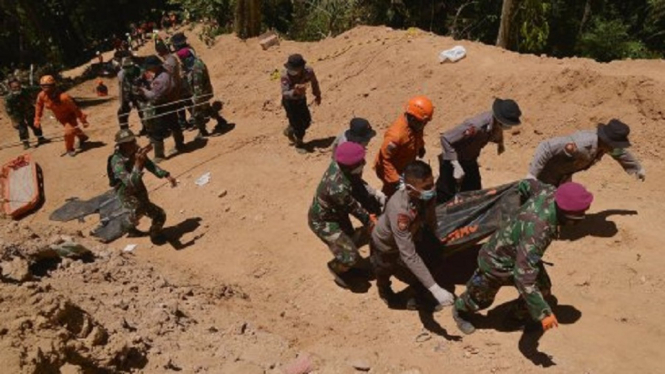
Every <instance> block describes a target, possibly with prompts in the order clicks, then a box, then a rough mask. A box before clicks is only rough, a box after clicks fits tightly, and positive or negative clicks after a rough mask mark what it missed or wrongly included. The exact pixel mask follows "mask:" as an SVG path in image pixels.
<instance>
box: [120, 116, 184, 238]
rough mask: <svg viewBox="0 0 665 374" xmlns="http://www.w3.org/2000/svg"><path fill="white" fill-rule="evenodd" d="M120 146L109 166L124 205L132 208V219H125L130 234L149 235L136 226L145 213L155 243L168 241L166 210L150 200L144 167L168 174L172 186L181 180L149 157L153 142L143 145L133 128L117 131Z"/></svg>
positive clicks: (130, 215) (159, 175)
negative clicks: (137, 139) (163, 231)
mask: <svg viewBox="0 0 665 374" xmlns="http://www.w3.org/2000/svg"><path fill="white" fill-rule="evenodd" d="M115 143H116V148H115V152H114V153H113V155H112V156H111V158H110V160H109V165H108V168H109V169H110V171H111V172H112V173H113V178H114V181H113V184H114V186H113V188H114V189H115V192H116V194H117V196H118V200H120V202H121V203H122V206H123V207H124V208H125V209H127V210H128V211H129V216H128V220H127V221H126V222H125V227H124V228H125V230H126V232H127V234H128V236H130V237H138V236H144V235H146V233H145V232H142V231H139V230H138V229H137V228H136V226H138V224H139V220H140V219H141V217H143V216H148V217H150V219H151V220H152V224H151V225H150V231H149V233H148V234H149V235H150V239H151V241H152V242H153V243H155V244H161V243H164V242H165V240H166V238H165V237H164V234H163V233H162V228H163V227H164V223H165V222H166V213H165V212H164V210H163V209H162V208H160V207H159V206H157V205H156V204H155V203H153V202H152V201H150V199H149V198H148V190H147V189H146V187H145V184H143V174H144V172H145V171H144V170H147V171H149V172H150V173H152V174H154V175H155V176H156V177H158V178H160V179H161V178H166V179H167V180H168V181H169V182H170V183H171V187H175V186H176V185H177V181H176V180H175V178H173V177H172V176H171V175H170V174H169V172H168V171H165V170H163V169H161V168H160V167H159V166H157V165H155V163H153V162H152V161H151V160H150V159H149V158H148V152H150V146H148V147H145V148H140V147H139V146H138V144H137V142H136V136H134V133H132V131H131V130H129V129H122V130H120V131H118V132H117V133H116V135H115Z"/></svg>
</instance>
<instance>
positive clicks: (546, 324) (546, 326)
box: [540, 314, 559, 331]
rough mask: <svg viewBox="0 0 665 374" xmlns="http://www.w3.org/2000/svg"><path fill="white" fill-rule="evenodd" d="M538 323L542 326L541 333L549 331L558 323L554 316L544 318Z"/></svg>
mask: <svg viewBox="0 0 665 374" xmlns="http://www.w3.org/2000/svg"><path fill="white" fill-rule="evenodd" d="M540 323H541V324H542V325H543V331H547V330H551V329H553V328H555V327H558V326H559V321H557V320H556V316H555V315H554V314H550V315H548V316H546V317H545V318H543V319H542V320H541V321H540Z"/></svg>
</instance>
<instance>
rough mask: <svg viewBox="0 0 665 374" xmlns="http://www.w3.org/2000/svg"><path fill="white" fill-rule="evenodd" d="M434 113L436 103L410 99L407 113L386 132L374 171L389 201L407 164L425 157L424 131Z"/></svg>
mask: <svg viewBox="0 0 665 374" xmlns="http://www.w3.org/2000/svg"><path fill="white" fill-rule="evenodd" d="M433 114H434V106H433V105H432V101H431V100H430V99H428V98H427V97H425V96H416V97H414V98H412V99H411V100H409V102H408V103H407V104H406V108H405V111H404V113H403V114H401V115H400V116H399V118H397V120H396V121H395V122H394V123H393V124H392V126H390V127H389V128H388V131H386V135H385V136H384V138H383V144H382V145H381V150H380V151H379V153H378V154H377V155H376V160H375V161H374V169H375V170H376V176H377V177H379V179H380V180H381V181H382V182H383V189H382V191H383V193H384V194H386V196H387V197H388V198H390V196H392V195H393V194H394V193H395V191H397V187H398V186H399V181H400V175H401V174H402V172H404V168H405V167H406V165H409V164H410V163H412V162H413V161H415V160H416V159H417V158H418V157H420V158H423V157H424V156H425V140H424V139H423V130H424V129H425V125H427V123H428V122H429V121H431V120H432V115H433Z"/></svg>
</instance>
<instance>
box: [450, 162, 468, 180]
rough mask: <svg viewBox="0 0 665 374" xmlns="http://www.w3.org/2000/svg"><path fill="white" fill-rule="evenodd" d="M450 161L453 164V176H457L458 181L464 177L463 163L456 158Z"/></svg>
mask: <svg viewBox="0 0 665 374" xmlns="http://www.w3.org/2000/svg"><path fill="white" fill-rule="evenodd" d="M450 163H451V164H453V178H455V180H456V181H458V182H459V181H461V180H462V179H464V175H465V173H464V169H463V168H462V165H460V163H459V161H457V160H454V161H451V162H450Z"/></svg>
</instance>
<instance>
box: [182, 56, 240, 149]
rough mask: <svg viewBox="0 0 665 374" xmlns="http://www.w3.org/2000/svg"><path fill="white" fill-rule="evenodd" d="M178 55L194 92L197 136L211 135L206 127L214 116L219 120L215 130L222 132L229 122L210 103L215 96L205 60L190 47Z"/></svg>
mask: <svg viewBox="0 0 665 374" xmlns="http://www.w3.org/2000/svg"><path fill="white" fill-rule="evenodd" d="M178 57H179V58H180V60H181V61H182V64H183V67H184V71H185V77H186V80H187V86H188V87H189V88H190V90H191V94H192V99H191V102H192V109H191V113H192V117H193V118H194V125H195V126H196V128H197V129H198V130H199V133H198V134H197V135H196V137H197V138H203V137H205V136H209V135H210V133H209V132H208V130H207V129H206V122H208V119H209V118H214V119H215V120H216V121H217V124H216V125H215V128H214V130H213V132H220V133H221V132H222V131H223V130H224V127H225V126H227V125H228V123H227V122H226V120H225V119H224V118H223V117H222V116H221V115H220V114H219V111H218V110H217V111H216V110H213V107H212V106H211V105H210V99H212V97H213V96H214V91H213V88H212V82H211V81H210V75H209V74H208V67H207V66H206V65H205V63H204V62H203V60H201V59H200V58H198V57H196V56H194V55H193V54H192V53H191V51H190V50H189V49H188V48H183V49H181V50H179V51H178Z"/></svg>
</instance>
